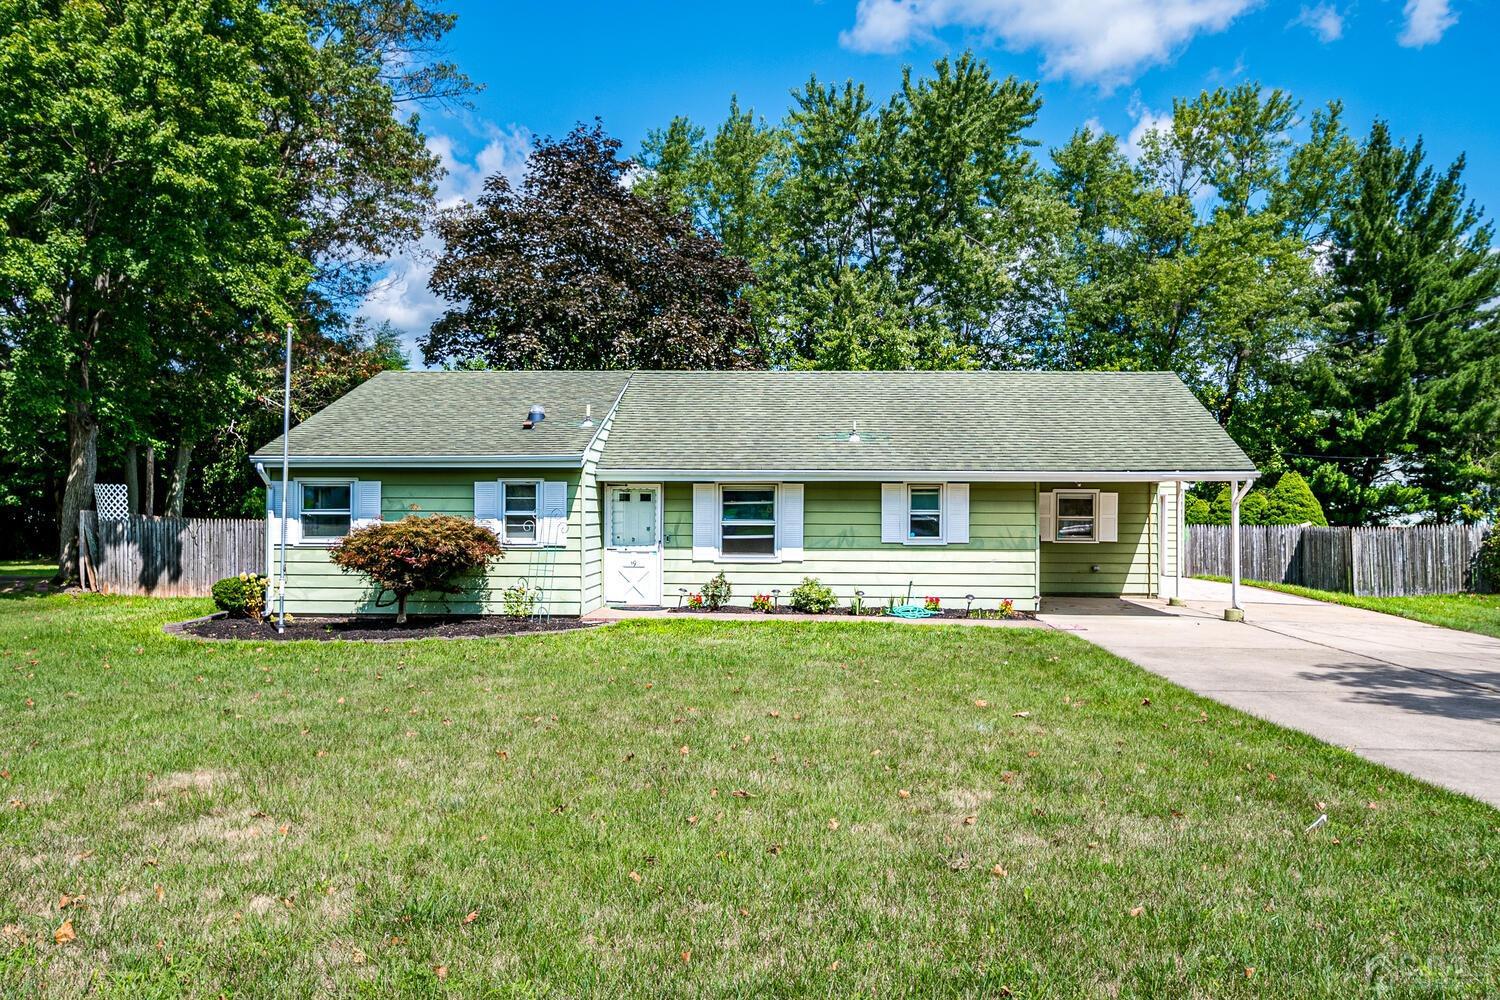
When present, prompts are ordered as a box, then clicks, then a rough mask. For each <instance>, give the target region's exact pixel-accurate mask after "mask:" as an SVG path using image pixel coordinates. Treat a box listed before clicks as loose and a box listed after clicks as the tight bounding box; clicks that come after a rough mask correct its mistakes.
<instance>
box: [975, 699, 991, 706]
mask: <svg viewBox="0 0 1500 1000" xmlns="http://www.w3.org/2000/svg"><path fill="white" fill-rule="evenodd" d="M974 707H975V708H989V707H990V703H989V702H987V701H985V700H984V699H983V698H975V699H974Z"/></svg>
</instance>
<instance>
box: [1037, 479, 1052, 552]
mask: <svg viewBox="0 0 1500 1000" xmlns="http://www.w3.org/2000/svg"><path fill="white" fill-rule="evenodd" d="M1036 531H1037V535H1039V536H1040V537H1041V539H1042V541H1044V542H1054V541H1056V540H1057V494H1056V493H1053V492H1052V491H1051V490H1047V491H1045V492H1043V493H1038V494H1037V497H1036Z"/></svg>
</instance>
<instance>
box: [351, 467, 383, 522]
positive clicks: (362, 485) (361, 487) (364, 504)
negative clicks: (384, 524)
mask: <svg viewBox="0 0 1500 1000" xmlns="http://www.w3.org/2000/svg"><path fill="white" fill-rule="evenodd" d="M379 522H380V480H378V479H359V480H356V481H355V483H354V486H353V487H352V488H351V489H350V490H349V528H350V530H351V531H352V530H353V529H355V528H363V527H366V526H368V525H371V524H378V523H379Z"/></svg>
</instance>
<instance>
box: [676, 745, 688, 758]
mask: <svg viewBox="0 0 1500 1000" xmlns="http://www.w3.org/2000/svg"><path fill="white" fill-rule="evenodd" d="M677 752H678V753H679V754H681V755H682V756H684V757H686V756H687V755H688V748H687V744H686V743H684V744H683V745H682V746H680V747H678V748H677Z"/></svg>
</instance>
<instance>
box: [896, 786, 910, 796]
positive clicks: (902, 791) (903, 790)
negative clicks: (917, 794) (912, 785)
mask: <svg viewBox="0 0 1500 1000" xmlns="http://www.w3.org/2000/svg"><path fill="white" fill-rule="evenodd" d="M896 794H897V795H898V796H899V797H901V798H903V799H909V798H911V790H910V789H907V788H898V789H896Z"/></svg>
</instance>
